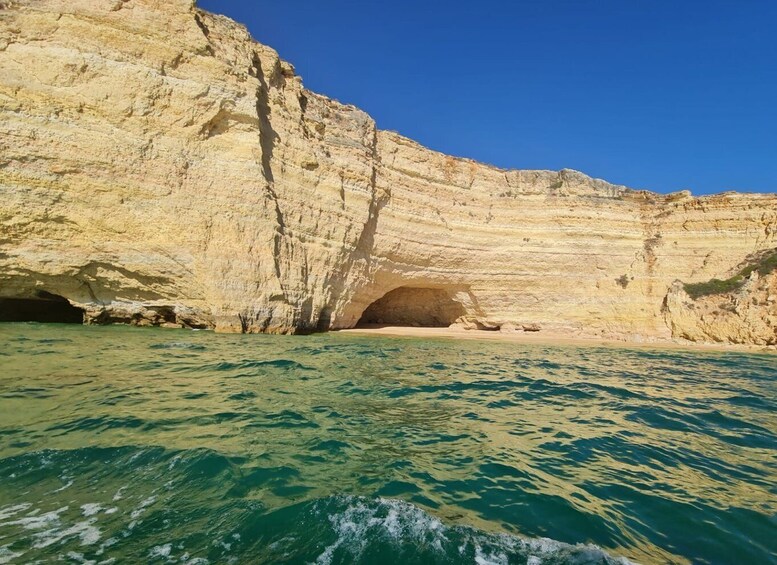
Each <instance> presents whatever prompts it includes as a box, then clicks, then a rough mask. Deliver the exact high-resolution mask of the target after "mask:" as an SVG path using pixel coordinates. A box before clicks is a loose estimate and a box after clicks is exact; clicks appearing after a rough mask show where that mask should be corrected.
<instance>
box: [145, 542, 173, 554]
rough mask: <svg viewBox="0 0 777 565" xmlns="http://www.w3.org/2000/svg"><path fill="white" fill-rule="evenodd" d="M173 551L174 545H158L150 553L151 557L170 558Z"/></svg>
mask: <svg viewBox="0 0 777 565" xmlns="http://www.w3.org/2000/svg"><path fill="white" fill-rule="evenodd" d="M172 551H173V544H171V543H166V544H164V545H157V546H156V547H152V548H151V551H149V552H148V556H149V557H170V552H172Z"/></svg>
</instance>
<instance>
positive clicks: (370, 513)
mask: <svg viewBox="0 0 777 565" xmlns="http://www.w3.org/2000/svg"><path fill="white" fill-rule="evenodd" d="M335 500H336V502H338V503H345V509H344V510H339V511H337V512H335V513H332V514H329V515H328V516H327V517H328V521H329V523H330V525H331V526H332V529H333V530H334V533H335V535H336V536H337V538H336V540H335V541H334V542H333V543H331V544H330V545H328V546H327V547H326V548H324V550H323V551H322V552H321V554H320V555H319V556H318V557H317V559H316V561H315V562H316V563H317V564H320V565H330V564H331V563H332V561H333V559H334V556H335V552H337V551H338V550H340V551H343V552H347V553H348V554H349V559H352V560H354V561H359V559H360V557H361V556H362V554H363V553H364V552H365V550H366V549H367V547H368V544H370V543H371V542H373V541H375V540H376V539H379V540H381V541H382V542H384V543H385V542H388V543H391V544H394V545H397V546H398V545H400V544H402V545H406V544H410V545H412V546H415V547H417V548H419V549H421V550H423V551H426V552H428V551H431V552H432V553H433V554H435V553H437V554H439V556H440V557H441V558H443V556H444V554H445V551H446V548H447V550H448V551H454V552H458V554H459V555H460V556H465V555H467V554H469V555H471V556H472V559H473V562H474V563H475V564H476V565H507V564H508V563H511V562H516V560H520V561H523V562H526V563H527V565H541V564H542V563H543V562H545V561H551V562H567V561H573V562H575V563H600V562H603V563H609V564H612V565H634V564H633V563H632V562H630V561H629V560H627V559H625V558H623V557H612V556H610V555H609V554H607V553H606V552H604V550H602V549H601V548H599V547H597V546H595V545H591V544H588V545H583V544H578V545H571V544H567V543H563V542H559V541H555V540H552V539H548V538H538V539H525V538H521V537H517V536H512V535H508V534H496V533H494V534H490V533H486V532H481V531H478V530H475V529H474V528H469V527H464V526H445V525H444V524H443V523H442V522H440V520H438V519H437V518H435V517H433V516H431V515H430V514H428V513H426V512H424V511H423V510H421V509H420V508H418V507H417V506H414V505H412V504H410V503H408V502H404V501H400V500H394V499H385V498H378V499H375V500H371V499H366V498H360V497H352V496H343V497H336V499H335ZM338 505H340V504H338ZM451 544H454V545H451Z"/></svg>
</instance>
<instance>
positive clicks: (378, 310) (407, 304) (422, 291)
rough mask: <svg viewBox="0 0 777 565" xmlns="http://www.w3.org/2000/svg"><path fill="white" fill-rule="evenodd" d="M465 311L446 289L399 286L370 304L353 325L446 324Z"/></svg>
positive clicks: (442, 325) (436, 325)
mask: <svg viewBox="0 0 777 565" xmlns="http://www.w3.org/2000/svg"><path fill="white" fill-rule="evenodd" d="M465 314H466V310H465V308H464V306H463V305H462V304H461V303H460V302H458V301H456V300H454V299H453V298H452V297H451V295H450V294H449V293H448V291H446V290H445V289H442V288H425V287H412V286H402V287H399V288H396V289H394V290H392V291H390V292H387V293H386V294H384V295H383V296H382V297H381V298H379V299H377V300H375V301H374V302H373V303H372V304H370V305H369V306H368V307H367V308H366V309H365V310H364V312H363V313H362V315H361V318H360V319H359V321H358V323H357V324H356V325H357V327H359V326H361V327H363V326H370V325H389V326H419V327H448V326H450V325H451V324H453V323H454V322H455V321H456V320H457V319H458V318H459V317H461V316H464V315H465Z"/></svg>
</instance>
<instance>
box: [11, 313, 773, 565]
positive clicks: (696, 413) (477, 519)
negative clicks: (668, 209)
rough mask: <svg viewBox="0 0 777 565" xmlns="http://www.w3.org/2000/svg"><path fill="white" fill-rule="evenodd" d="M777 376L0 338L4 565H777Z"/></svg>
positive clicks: (309, 340) (344, 351)
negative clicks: (38, 564) (55, 564)
mask: <svg viewBox="0 0 777 565" xmlns="http://www.w3.org/2000/svg"><path fill="white" fill-rule="evenodd" d="M776 513H777V357H775V356H773V355H758V354H739V353H718V352H696V351H693V352H691V351H688V352H686V351H672V350H647V349H633V350H632V349H622V348H602V347H589V348H578V347H568V346H560V347H550V346H540V345H520V344H515V343H494V342H476V341H448V340H442V339H440V340H428V341H420V340H415V339H407V338H405V339H403V338H379V337H366V336H365V337H357V336H346V335H343V334H340V335H338V334H330V335H316V336H308V337H273V336H228V335H215V334H212V333H209V332H188V331H177V330H157V329H135V328H123V327H109V328H90V327H81V326H57V325H48V326H47V325H36V324H2V325H0V563H9V562H10V563H28V562H50V561H58V562H72V563H100V562H103V563H108V562H110V563H146V562H149V563H199V564H204V563H281V562H287V563H351V562H361V563H478V564H485V563H528V564H530V565H538V564H540V563H542V564H548V563H575V564H584V563H626V562H628V561H627V560H630V561H634V562H638V563H669V562H672V563H686V562H692V563H770V562H771V563H775V562H777V557H775V556H776V555H777V514H776Z"/></svg>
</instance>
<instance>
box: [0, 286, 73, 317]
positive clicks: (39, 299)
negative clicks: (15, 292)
mask: <svg viewBox="0 0 777 565" xmlns="http://www.w3.org/2000/svg"><path fill="white" fill-rule="evenodd" d="M0 322H41V323H49V324H51V323H53V324H83V323H84V311H83V310H82V309H81V308H76V307H75V306H73V305H72V304H70V302H68V301H67V299H66V298H63V297H61V296H57V295H56V294H51V293H49V292H45V291H39V292H38V293H37V296H36V297H35V298H0Z"/></svg>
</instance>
